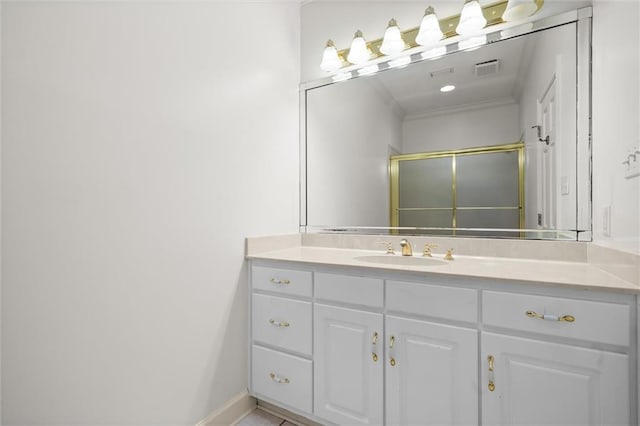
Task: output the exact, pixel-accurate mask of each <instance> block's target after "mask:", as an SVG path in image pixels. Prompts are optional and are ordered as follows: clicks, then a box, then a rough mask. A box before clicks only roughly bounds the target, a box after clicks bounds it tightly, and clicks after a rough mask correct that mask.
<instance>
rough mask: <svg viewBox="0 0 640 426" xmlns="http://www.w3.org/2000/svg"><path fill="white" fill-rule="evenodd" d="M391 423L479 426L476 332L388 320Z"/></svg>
mask: <svg viewBox="0 0 640 426" xmlns="http://www.w3.org/2000/svg"><path fill="white" fill-rule="evenodd" d="M386 336H387V342H386V343H387V361H386V365H385V368H386V379H387V385H386V389H387V401H386V407H387V411H386V419H387V422H386V424H387V425H422V426H426V425H475V424H478V358H477V353H478V336H477V331H476V330H469V329H465V328H461V327H454V326H449V325H442V324H434V323H429V322H424V321H416V320H410V319H404V318H397V317H393V316H387V322H386Z"/></svg>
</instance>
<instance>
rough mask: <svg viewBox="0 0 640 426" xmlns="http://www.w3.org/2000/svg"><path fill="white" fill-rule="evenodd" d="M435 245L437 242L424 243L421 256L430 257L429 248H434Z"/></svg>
mask: <svg viewBox="0 0 640 426" xmlns="http://www.w3.org/2000/svg"><path fill="white" fill-rule="evenodd" d="M436 247H438V245H437V244H429V243H427V244H425V245H424V250H422V256H423V257H432V256H431V249H434V248H436Z"/></svg>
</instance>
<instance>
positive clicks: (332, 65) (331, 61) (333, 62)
mask: <svg viewBox="0 0 640 426" xmlns="http://www.w3.org/2000/svg"><path fill="white" fill-rule="evenodd" d="M341 66H342V61H341V60H340V57H339V56H338V51H337V50H336V46H335V45H334V44H333V41H332V40H329V41H327V46H326V47H325V48H324V53H323V54H322V62H321V63H320V69H321V70H322V71H327V72H333V71H337V70H338V69H340V67H341Z"/></svg>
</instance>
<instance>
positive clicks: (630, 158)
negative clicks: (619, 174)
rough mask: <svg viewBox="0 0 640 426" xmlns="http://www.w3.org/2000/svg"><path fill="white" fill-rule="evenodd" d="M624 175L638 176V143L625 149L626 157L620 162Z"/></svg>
mask: <svg viewBox="0 0 640 426" xmlns="http://www.w3.org/2000/svg"><path fill="white" fill-rule="evenodd" d="M622 165H623V167H624V168H625V169H624V177H625V178H626V179H631V178H635V177H638V176H640V144H639V145H638V146H634V147H631V148H629V149H627V152H626V158H625V160H624V162H623V163H622Z"/></svg>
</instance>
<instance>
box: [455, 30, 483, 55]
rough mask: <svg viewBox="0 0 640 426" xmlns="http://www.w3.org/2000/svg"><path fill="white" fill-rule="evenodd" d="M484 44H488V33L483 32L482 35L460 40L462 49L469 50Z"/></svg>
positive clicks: (459, 46)
mask: <svg viewBox="0 0 640 426" xmlns="http://www.w3.org/2000/svg"><path fill="white" fill-rule="evenodd" d="M483 44H487V35H486V34H482V35H479V36H475V37H469V38H467V39H464V40H460V41H459V42H458V48H459V49H460V50H467V51H469V50H476V49H478V48H479V47H480V46H482V45H483Z"/></svg>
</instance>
